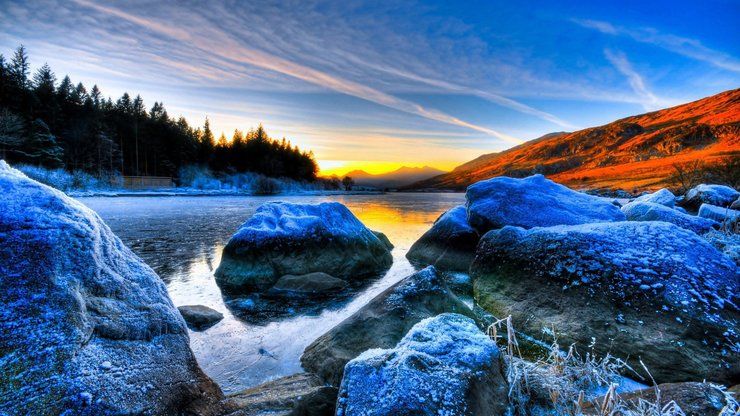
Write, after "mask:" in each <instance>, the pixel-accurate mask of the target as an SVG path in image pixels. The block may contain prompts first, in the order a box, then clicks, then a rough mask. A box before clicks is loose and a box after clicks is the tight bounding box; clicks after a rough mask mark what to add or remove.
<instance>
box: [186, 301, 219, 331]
mask: <svg viewBox="0 0 740 416" xmlns="http://www.w3.org/2000/svg"><path fill="white" fill-rule="evenodd" d="M177 309H178V310H179V311H180V314H181V315H182V317H183V319H185V322H186V323H187V325H188V328H190V329H192V330H194V331H203V330H206V329H208V328H210V327H212V326H213V325H216V324H217V323H218V322H219V321H221V320H222V319H224V315H223V314H222V313H221V312H219V311H217V310H215V309H211V308H209V307H207V306H203V305H184V306H178V307H177Z"/></svg>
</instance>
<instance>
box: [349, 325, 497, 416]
mask: <svg viewBox="0 0 740 416" xmlns="http://www.w3.org/2000/svg"><path fill="white" fill-rule="evenodd" d="M501 368H502V360H501V354H500V352H499V350H498V348H497V347H496V344H495V343H494V342H493V341H492V340H491V339H490V338H489V337H488V336H487V335H485V334H484V333H483V332H481V331H480V329H478V327H477V326H476V324H475V322H474V321H473V320H472V319H470V318H467V317H465V316H462V315H457V314H451V313H447V314H442V315H439V316H437V317H434V318H428V319H425V320H423V321H421V322H419V323H418V324H416V325H414V327H413V328H411V330H410V331H409V333H408V334H406V336H404V337H403V339H401V341H400V342H399V343H398V345H396V346H395V347H394V348H392V349H372V350H369V351H366V352H364V353H363V354H362V355H360V356H359V357H357V358H355V359H354V360H352V361H350V362H349V363H347V366H346V367H345V370H344V378H343V379H342V386H341V388H340V390H339V399H338V400H337V415H338V416H348V415H366V416H391V415H429V416H436V415H460V416H464V415H470V416H474V415H501V416H502V415H504V414H505V411H506V408H507V405H508V398H507V393H508V386H507V384H506V380H505V379H504V376H503V374H502V371H501Z"/></svg>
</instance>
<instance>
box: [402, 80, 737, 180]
mask: <svg viewBox="0 0 740 416" xmlns="http://www.w3.org/2000/svg"><path fill="white" fill-rule="evenodd" d="M727 157H740V89H736V90H731V91H725V92H723V93H720V94H717V95H714V96H711V97H707V98H704V99H701V100H698V101H694V102H691V103H688V104H683V105H679V106H676V107H672V108H668V109H664V110H660V111H654V112H651V113H646V114H641V115H637V116H632V117H627V118H623V119H621V120H617V121H615V122H613V123H610V124H606V125H604V126H600V127H593V128H589V129H584V130H579V131H576V132H573V133H552V134H548V135H545V136H542V137H540V138H539V139H535V140H532V141H529V142H526V143H524V144H521V145H519V146H517V147H514V148H511V149H508V150H506V151H503V152H500V153H491V154H487V155H483V156H480V157H478V158H477V159H475V160H473V161H470V162H468V163H465V164H463V165H460V166H458V167H457V168H455V169H454V170H453V171H452V172H450V173H447V174H444V175H440V176H437V177H434V178H431V179H428V180H425V181H421V182H417V183H415V184H413V185H412V187H413V188H417V189H420V188H436V189H464V188H465V187H467V186H468V185H470V184H471V183H475V182H478V181H480V180H484V179H488V178H492V177H494V176H501V175H507V176H516V177H522V176H528V175H530V174H533V173H543V174H545V175H546V176H547V177H548V178H550V179H552V180H554V181H557V182H560V183H564V184H567V185H570V186H576V187H580V188H611V189H616V188H623V189H628V188H633V187H640V188H656V187H660V186H662V185H666V184H667V181H668V180H669V178H670V177H671V176H672V175H673V173H674V167H673V166H674V165H677V164H678V165H680V164H684V163H688V162H692V161H696V160H699V161H702V162H705V163H711V162H712V161H717V160H719V159H721V158H727Z"/></svg>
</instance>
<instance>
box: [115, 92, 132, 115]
mask: <svg viewBox="0 0 740 416" xmlns="http://www.w3.org/2000/svg"><path fill="white" fill-rule="evenodd" d="M116 109H117V110H118V111H120V112H121V113H123V114H132V113H133V107H132V106H131V96H130V95H128V93H127V92H124V93H123V95H122V96H121V98H119V99H118V101H116Z"/></svg>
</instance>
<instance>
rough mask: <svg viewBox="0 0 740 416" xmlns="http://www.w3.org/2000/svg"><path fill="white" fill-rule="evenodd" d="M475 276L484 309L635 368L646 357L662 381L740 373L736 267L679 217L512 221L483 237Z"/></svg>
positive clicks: (724, 378)
mask: <svg viewBox="0 0 740 416" xmlns="http://www.w3.org/2000/svg"><path fill="white" fill-rule="evenodd" d="M471 277H472V279H473V285H474V290H475V297H476V300H477V302H478V304H479V305H480V306H481V307H482V308H484V309H486V310H488V311H489V312H491V313H492V314H494V315H495V316H498V317H506V316H507V315H509V314H511V315H512V317H513V320H514V325H515V327H516V328H517V329H518V330H521V331H522V332H524V333H526V334H528V335H530V336H532V337H535V338H537V339H543V341H545V342H548V343H549V342H551V341H552V339H551V336H550V335H547V334H551V333H552V331H553V330H554V331H555V333H557V334H558V341H559V343H560V344H561V345H569V344H571V343H575V344H576V345H577V346H578V347H579V349H581V350H586V349H588V346H589V345H591V344H594V345H595V351H596V352H597V353H598V354H599V355H601V356H603V355H605V354H606V353H607V352H611V353H612V354H613V355H617V356H618V357H620V358H628V357H629V360H630V361H629V362H630V363H631V364H632V366H633V368H635V369H637V370H639V369H640V368H641V366H640V364H639V362H637V359H638V358H641V359H642V361H643V362H644V363H645V364H646V365H647V367H648V369H649V370H650V372H651V373H652V375H653V376H654V377H655V379H656V380H658V381H659V382H676V381H690V380H702V379H706V380H710V381H714V382H722V383H732V382H733V381H736V380H737V379H738V377H739V376H740V351H739V350H738V349H737V345H738V341H739V340H740V335H739V334H738V332H737V327H738V323H739V322H740V310H739V309H738V306H737V305H739V304H740V302H739V301H740V299H739V298H738V296H740V295H739V294H740V274H739V273H738V268H737V265H736V264H735V263H733V262H732V261H731V260H730V259H729V258H727V257H726V256H724V255H723V254H722V253H720V252H718V251H717V250H716V249H714V248H713V247H712V246H711V245H709V244H708V243H707V242H706V241H704V240H703V239H702V238H700V237H699V236H697V235H696V234H694V233H692V232H690V231H687V230H683V229H681V228H679V227H677V226H674V225H672V224H668V223H664V222H621V223H602V224H585V225H579V226H558V227H549V228H535V229H531V230H524V229H522V228H517V227H506V228H504V229H501V230H496V231H491V232H489V233H487V234H486V235H485V236H484V237H483V238H482V239H481V243H480V245H479V247H478V252H477V254H476V258H475V261H474V262H473V265H472V266H471ZM548 337H549V339H548ZM677 362H682V363H691V364H690V365H681V366H676V365H675V363H677Z"/></svg>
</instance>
